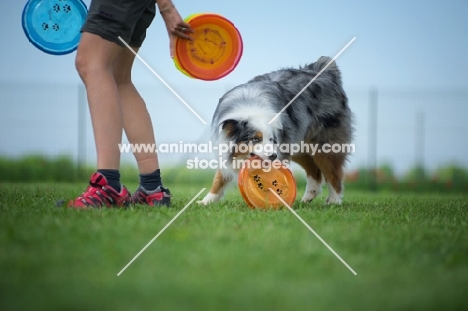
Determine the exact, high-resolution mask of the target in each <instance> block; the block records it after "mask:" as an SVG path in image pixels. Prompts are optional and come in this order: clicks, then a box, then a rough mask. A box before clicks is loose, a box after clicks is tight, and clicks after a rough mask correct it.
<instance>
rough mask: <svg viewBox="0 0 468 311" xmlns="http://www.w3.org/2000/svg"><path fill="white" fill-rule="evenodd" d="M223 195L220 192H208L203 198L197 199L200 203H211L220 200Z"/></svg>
mask: <svg viewBox="0 0 468 311" xmlns="http://www.w3.org/2000/svg"><path fill="white" fill-rule="evenodd" d="M220 198H221V196H220V195H219V194H214V193H211V192H210V193H208V194H207V195H206V196H205V197H204V198H203V200H200V201H197V203H198V204H199V205H208V204H210V203H214V202H218V201H219V199H220Z"/></svg>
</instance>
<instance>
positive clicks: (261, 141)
mask: <svg viewBox="0 0 468 311" xmlns="http://www.w3.org/2000/svg"><path fill="white" fill-rule="evenodd" d="M270 120H271V118H268V117H267V118H265V117H263V118H252V117H249V118H246V119H233V118H229V119H226V120H224V121H223V122H222V123H221V124H220V127H219V130H220V132H221V133H220V134H221V135H222V136H223V138H224V139H225V141H226V142H228V144H229V148H228V150H229V151H228V152H229V153H230V157H231V158H234V157H235V158H236V159H240V160H245V159H248V158H250V157H252V156H259V157H261V158H262V159H264V160H271V161H273V160H275V159H276V158H277V157H278V152H277V146H278V136H279V128H278V127H277V126H275V125H270V124H268V122H269V121H270Z"/></svg>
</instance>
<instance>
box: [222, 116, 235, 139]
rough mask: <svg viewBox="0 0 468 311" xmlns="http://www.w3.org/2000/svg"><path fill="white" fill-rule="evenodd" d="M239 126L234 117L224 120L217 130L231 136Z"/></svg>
mask: <svg viewBox="0 0 468 311" xmlns="http://www.w3.org/2000/svg"><path fill="white" fill-rule="evenodd" d="M238 126H239V121H237V120H234V119H228V120H224V121H223V122H222V123H221V125H220V126H219V131H220V132H221V131H224V133H225V134H226V136H227V137H230V136H232V134H234V133H235V132H236V130H237V128H238Z"/></svg>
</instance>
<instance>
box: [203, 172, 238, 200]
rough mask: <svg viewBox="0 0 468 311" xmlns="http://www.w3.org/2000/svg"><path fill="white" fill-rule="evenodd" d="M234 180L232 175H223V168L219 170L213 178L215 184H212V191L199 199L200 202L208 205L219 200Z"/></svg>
mask: <svg viewBox="0 0 468 311" xmlns="http://www.w3.org/2000/svg"><path fill="white" fill-rule="evenodd" d="M231 180H232V176H230V175H228V176H225V175H223V173H222V171H221V170H217V171H216V174H215V176H214V179H213V184H212V185H211V189H210V192H208V194H207V195H206V196H205V197H204V198H203V200H201V201H198V202H197V203H198V204H203V205H208V204H210V203H213V202H218V201H219V200H220V199H221V198H222V197H223V195H224V190H225V189H226V187H227V186H228V185H229V183H230V182H231Z"/></svg>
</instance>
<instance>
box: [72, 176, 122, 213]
mask: <svg viewBox="0 0 468 311" xmlns="http://www.w3.org/2000/svg"><path fill="white" fill-rule="evenodd" d="M130 202H131V196H130V193H129V192H128V190H127V188H125V187H124V186H123V185H122V189H121V190H120V193H118V192H117V191H116V190H115V189H114V188H112V187H111V186H109V185H108V183H107V179H106V177H104V175H102V174H100V173H94V174H93V175H91V179H90V180H89V186H88V188H86V190H85V191H84V192H83V193H82V194H81V195H80V196H79V197H77V198H76V199H75V200H73V201H70V202H68V207H74V208H88V207H94V208H101V207H103V206H106V207H113V206H116V207H127V206H128V205H130Z"/></svg>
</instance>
